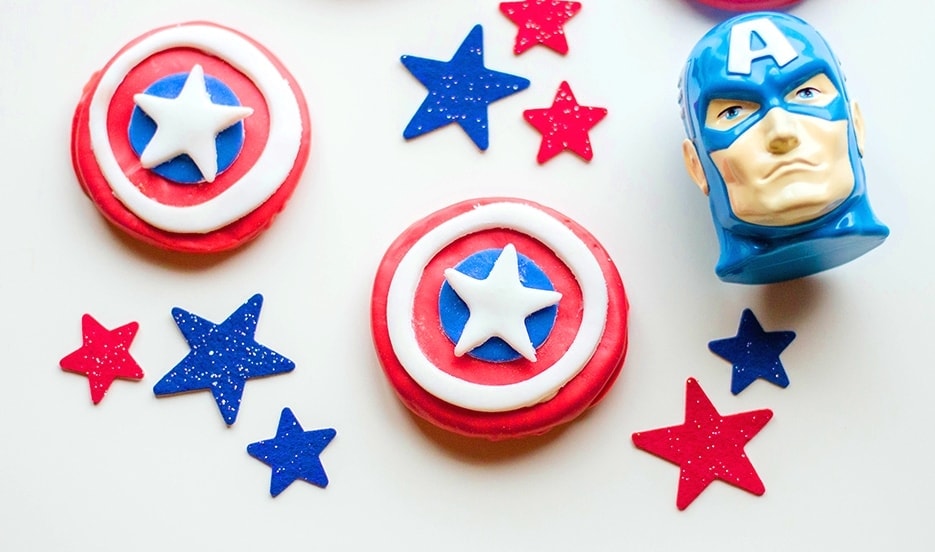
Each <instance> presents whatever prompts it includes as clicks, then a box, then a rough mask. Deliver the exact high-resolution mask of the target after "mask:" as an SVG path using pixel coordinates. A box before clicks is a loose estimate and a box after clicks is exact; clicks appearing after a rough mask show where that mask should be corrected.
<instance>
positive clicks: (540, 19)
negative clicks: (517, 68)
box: [500, 0, 581, 55]
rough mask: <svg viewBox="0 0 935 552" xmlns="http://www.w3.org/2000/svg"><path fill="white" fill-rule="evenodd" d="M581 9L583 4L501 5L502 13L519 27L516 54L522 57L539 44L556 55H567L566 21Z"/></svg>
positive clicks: (541, 0)
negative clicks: (553, 51) (556, 53)
mask: <svg viewBox="0 0 935 552" xmlns="http://www.w3.org/2000/svg"><path fill="white" fill-rule="evenodd" d="M580 9H581V2H562V1H559V0H527V1H526V2H501V3H500V11H501V12H502V13H503V15H505V16H507V17H508V18H510V21H512V22H513V23H515V24H516V26H517V27H519V32H518V33H516V44H515V45H514V46H513V53H514V54H516V55H519V54H522V53H523V52H525V51H526V50H528V49H530V48H532V47H533V46H535V45H536V44H543V45H545V46H548V47H549V48H551V49H553V50H555V51H556V52H558V53H560V54H562V55H565V54H567V53H568V41H567V40H565V29H564V28H563V26H564V25H565V22H566V21H568V20H569V19H571V18H572V17H574V16H575V14H577V13H578V10H580Z"/></svg>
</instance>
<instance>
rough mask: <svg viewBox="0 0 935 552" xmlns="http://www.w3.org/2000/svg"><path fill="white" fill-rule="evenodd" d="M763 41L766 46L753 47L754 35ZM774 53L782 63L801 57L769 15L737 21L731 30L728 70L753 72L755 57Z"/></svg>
mask: <svg viewBox="0 0 935 552" xmlns="http://www.w3.org/2000/svg"><path fill="white" fill-rule="evenodd" d="M754 34H756V35H757V36H758V37H759V39H760V41H762V42H763V47H762V48H757V49H756V50H754V49H752V48H751V44H752V42H753V35H754ZM765 57H771V58H773V61H775V62H776V65H778V66H780V67H782V66H784V65H786V64H787V63H789V62H790V61H792V60H794V59H795V58H797V57H798V54H796V53H795V48H793V47H792V44H790V43H789V39H788V38H786V36H785V35H784V34H782V31H780V30H779V29H778V28H777V27H776V24H775V23H773V22H772V21H770V20H769V19H766V18H765V17H764V18H761V19H754V20H752V21H744V22H742V23H737V24H736V25H734V26H733V27H732V28H731V30H730V50H729V51H728V52H727V72H728V73H738V74H741V75H749V74H750V66H751V65H752V64H753V61H754V60H757V59H760V58H765Z"/></svg>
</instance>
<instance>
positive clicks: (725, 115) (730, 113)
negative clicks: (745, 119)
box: [717, 105, 743, 121]
mask: <svg viewBox="0 0 935 552" xmlns="http://www.w3.org/2000/svg"><path fill="white" fill-rule="evenodd" d="M742 111H743V108H742V107H740V106H739V105H732V106H730V107H728V108H727V109H725V110H723V111H721V112H720V113H718V114H717V118H718V119H727V120H728V121H730V120H731V119H736V118H737V117H740V113H741V112H742Z"/></svg>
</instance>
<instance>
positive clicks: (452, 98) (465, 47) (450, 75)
mask: <svg viewBox="0 0 935 552" xmlns="http://www.w3.org/2000/svg"><path fill="white" fill-rule="evenodd" d="M400 61H402V62H403V65H405V66H406V69H409V72H410V73H412V75H413V76H414V77H415V78H417V79H419V82H421V83H422V84H423V85H424V86H425V87H426V88H427V89H428V91H429V94H428V96H426V98H425V101H424V102H422V105H421V106H419V110H418V111H416V114H415V115H414V116H413V117H412V120H411V121H409V126H407V127H406V130H404V131H403V137H404V138H406V139H407V140H408V139H410V138H415V137H416V136H421V135H423V134H425V133H427V132H431V131H433V130H435V129H438V128H441V127H443V126H445V125H447V124H450V123H458V124H459V125H460V126H461V128H462V129H464V132H466V133H467V135H468V136H470V138H471V140H473V141H474V143H475V144H477V147H478V148H480V149H481V150H486V149H487V145H488V139H487V106H488V105H489V104H491V103H493V102H495V101H497V100H500V99H502V98H505V97H507V96H509V95H511V94H515V93H517V92H519V91H520V90H525V89H526V88H528V87H529V81H528V80H526V79H524V78H522V77H518V76H516V75H510V74H508V73H500V72H498V71H491V70H490V69H487V68H486V67H484V29H483V28H482V27H481V26H480V25H475V26H474V28H473V29H471V32H470V33H468V35H467V38H465V39H464V42H462V43H461V46H459V47H458V51H457V52H456V53H455V55H454V57H453V58H451V61H438V60H434V59H426V58H420V57H415V56H402V57H401V58H400Z"/></svg>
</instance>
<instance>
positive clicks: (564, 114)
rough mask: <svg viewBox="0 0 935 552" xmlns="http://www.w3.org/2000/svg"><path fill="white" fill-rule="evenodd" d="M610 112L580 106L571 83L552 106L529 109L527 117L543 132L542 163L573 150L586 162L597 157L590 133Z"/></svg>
mask: <svg viewBox="0 0 935 552" xmlns="http://www.w3.org/2000/svg"><path fill="white" fill-rule="evenodd" d="M605 115H607V110H606V109H604V108H603V107H590V106H584V105H578V101H577V100H576V99H575V95H574V94H572V92H571V87H570V86H568V83H567V82H564V81H563V82H562V84H561V86H559V87H558V92H556V93H555V99H554V100H553V101H552V107H549V108H547V109H527V110H526V111H524V112H523V117H525V119H526V120H527V121H529V123H530V124H531V125H532V126H534V127H536V130H538V131H539V132H540V133H542V143H541V144H540V145H539V155H538V156H536V160H537V161H539V163H540V164H542V163H545V162H546V161H548V160H549V159H552V158H553V157H555V156H556V155H558V154H559V153H561V152H563V151H565V150H571V151H573V152H575V153H577V154H578V155H580V156H581V158H582V159H584V160H585V161H590V160H591V158H592V157H594V151H592V150H591V138H590V136H588V131H589V130H591V129H592V128H593V127H594V125H596V124H597V123H599V122H600V121H601V119H603V118H604V116H605Z"/></svg>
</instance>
